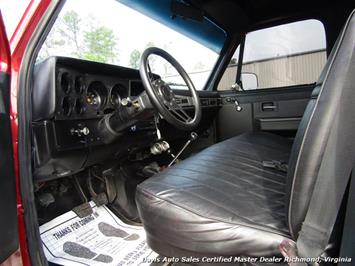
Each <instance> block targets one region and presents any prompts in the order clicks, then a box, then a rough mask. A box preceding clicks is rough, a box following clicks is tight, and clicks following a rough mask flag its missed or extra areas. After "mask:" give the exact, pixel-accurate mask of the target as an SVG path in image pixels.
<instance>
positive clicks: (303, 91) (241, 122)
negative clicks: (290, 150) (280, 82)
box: [217, 84, 315, 141]
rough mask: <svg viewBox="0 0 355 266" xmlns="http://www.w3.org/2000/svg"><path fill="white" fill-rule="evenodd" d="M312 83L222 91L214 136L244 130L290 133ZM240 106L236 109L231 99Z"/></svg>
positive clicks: (299, 119)
mask: <svg viewBox="0 0 355 266" xmlns="http://www.w3.org/2000/svg"><path fill="white" fill-rule="evenodd" d="M314 86H315V84H311V85H303V86H294V87H287V88H271V89H262V90H253V91H244V92H237V93H236V92H235V91H222V92H220V96H221V98H222V108H221V110H220V111H219V115H218V123H217V125H218V140H219V141H221V140H224V139H227V138H230V137H233V136H236V135H239V134H242V133H244V132H248V131H259V130H261V131H268V132H273V133H277V134H280V135H284V136H287V137H293V136H294V135H295V134H296V131H297V128H298V125H299V123H300V121H301V118H302V116H303V113H304V110H305V108H306V106H307V103H308V101H309V99H310V96H311V93H312V90H313V88H314ZM235 99H236V100H237V101H238V103H239V104H240V106H241V107H242V111H241V112H237V111H236V108H235V104H234V100H235Z"/></svg>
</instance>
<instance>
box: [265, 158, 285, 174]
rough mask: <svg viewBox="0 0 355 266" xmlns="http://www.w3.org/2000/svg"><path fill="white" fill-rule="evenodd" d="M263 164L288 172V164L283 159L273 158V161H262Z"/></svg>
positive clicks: (266, 166)
mask: <svg viewBox="0 0 355 266" xmlns="http://www.w3.org/2000/svg"><path fill="white" fill-rule="evenodd" d="M262 165H263V167H265V168H271V169H275V170H278V171H280V172H285V173H287V170H288V165H287V163H285V162H282V161H277V160H272V161H262Z"/></svg>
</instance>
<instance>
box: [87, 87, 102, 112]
mask: <svg viewBox="0 0 355 266" xmlns="http://www.w3.org/2000/svg"><path fill="white" fill-rule="evenodd" d="M101 102H102V100H101V97H100V94H99V93H98V92H97V91H96V90H94V89H92V90H90V91H88V93H87V95H86V103H87V104H88V105H90V106H92V107H94V108H95V109H100V107H101Z"/></svg>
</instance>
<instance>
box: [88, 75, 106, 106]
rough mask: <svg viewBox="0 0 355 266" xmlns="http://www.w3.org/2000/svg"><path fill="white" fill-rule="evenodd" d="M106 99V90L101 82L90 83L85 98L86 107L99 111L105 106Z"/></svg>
mask: <svg viewBox="0 0 355 266" xmlns="http://www.w3.org/2000/svg"><path fill="white" fill-rule="evenodd" d="M106 98H107V89H106V87H105V85H104V84H103V83H102V82H99V81H94V82H92V83H90V85H89V87H88V90H87V93H86V97H85V101H86V103H87V105H88V106H91V107H92V108H94V109H95V110H100V109H101V108H102V107H103V106H104V105H105V102H106Z"/></svg>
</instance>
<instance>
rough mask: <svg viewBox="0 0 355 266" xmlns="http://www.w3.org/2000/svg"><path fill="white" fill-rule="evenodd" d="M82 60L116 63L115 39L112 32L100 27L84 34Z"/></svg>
mask: <svg viewBox="0 0 355 266" xmlns="http://www.w3.org/2000/svg"><path fill="white" fill-rule="evenodd" d="M83 43H84V52H83V53H82V58H84V59H88V60H93V61H97V62H103V63H114V62H115V61H117V51H116V38H115V35H114V33H113V31H112V30H111V29H109V28H107V27H104V26H101V27H99V28H96V29H92V30H90V31H86V32H84V42H83Z"/></svg>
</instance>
